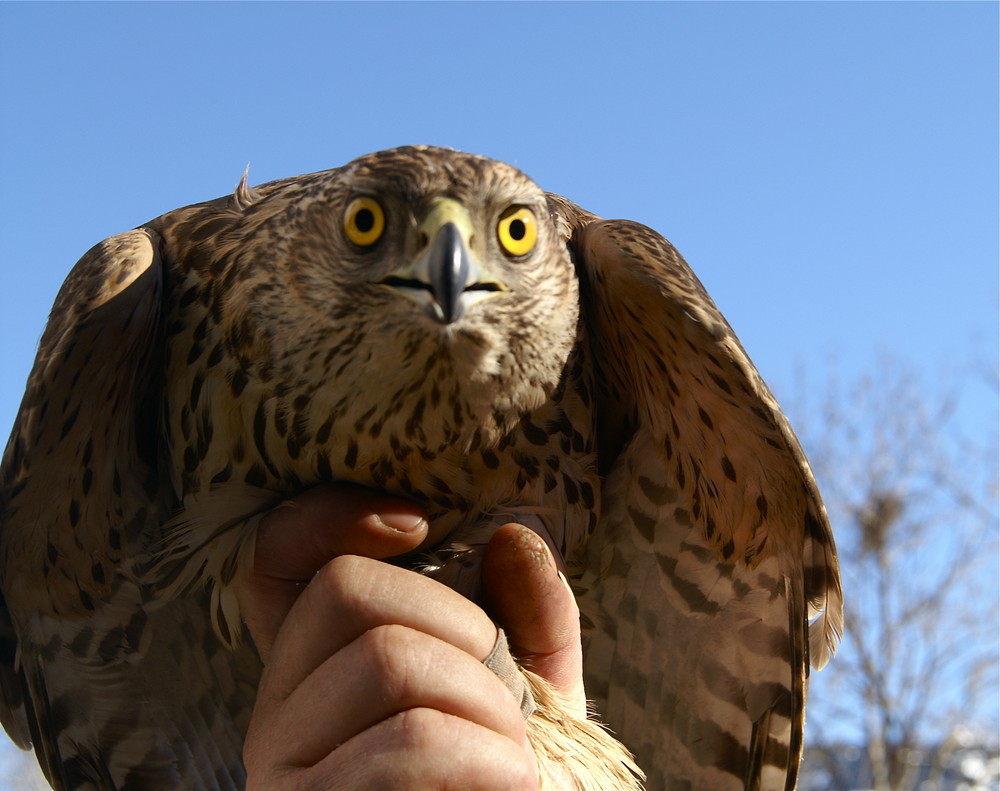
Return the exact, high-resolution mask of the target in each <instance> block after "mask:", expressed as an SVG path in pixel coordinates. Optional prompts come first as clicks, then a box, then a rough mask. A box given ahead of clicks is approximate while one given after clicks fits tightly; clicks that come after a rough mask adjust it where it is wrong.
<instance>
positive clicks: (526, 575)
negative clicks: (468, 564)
mask: <svg viewBox="0 0 1000 791" xmlns="http://www.w3.org/2000/svg"><path fill="white" fill-rule="evenodd" d="M483 588H484V591H485V594H486V599H487V602H488V605H489V607H490V610H491V613H492V615H493V616H494V617H495V618H496V620H497V621H498V622H499V623H500V625H501V626H502V627H503V629H504V631H506V632H507V638H508V641H509V643H510V645H511V651H512V652H513V653H514V655H515V656H517V657H518V659H519V660H521V662H522V664H524V665H525V666H526V667H528V668H529V669H530V670H532V671H534V672H535V673H537V674H538V675H540V676H542V677H543V678H544V679H545V680H546V681H548V682H549V683H550V684H552V685H553V686H554V687H556V689H558V690H559V691H560V692H563V693H564V694H567V695H571V696H574V697H575V698H576V699H578V700H579V705H580V707H581V711H585V709H586V699H585V696H584V691H583V651H582V648H581V645H580V611H579V609H578V608H577V605H576V599H575V598H574V596H573V593H572V591H571V590H570V588H569V585H568V584H567V583H566V580H565V578H564V577H562V576H561V575H560V574H559V573H558V571H557V570H556V563H555V560H554V559H553V557H552V553H551V552H550V551H549V548H548V547H547V546H546V544H545V541H543V540H542V538H541V537H540V536H538V534H536V533H535V532H534V531H532V530H530V529H529V528H527V527H525V526H524V525H518V524H508V525H504V526H503V527H501V528H500V529H499V530H498V531H497V532H496V534H495V535H494V536H493V538H492V539H491V541H490V544H489V548H488V550H487V553H486V558H485V560H484V561H483Z"/></svg>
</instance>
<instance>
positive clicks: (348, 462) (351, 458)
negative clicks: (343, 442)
mask: <svg viewBox="0 0 1000 791" xmlns="http://www.w3.org/2000/svg"><path fill="white" fill-rule="evenodd" d="M357 463H358V443H357V442H355V441H354V439H353V438H350V439H348V440H347V450H346V451H345V452H344V465H345V466H346V467H347V468H348V469H351V470H353V469H354V466H355V465H356V464H357Z"/></svg>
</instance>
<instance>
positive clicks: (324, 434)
mask: <svg viewBox="0 0 1000 791" xmlns="http://www.w3.org/2000/svg"><path fill="white" fill-rule="evenodd" d="M332 428H333V415H330V417H328V418H327V419H326V421H325V422H324V423H323V425H322V426H320V427H319V431H317V432H316V444H317V445H325V444H326V441H327V440H328V439H330V431H331V429H332ZM351 466H352V467H353V466H354V465H353V464H352V465H351Z"/></svg>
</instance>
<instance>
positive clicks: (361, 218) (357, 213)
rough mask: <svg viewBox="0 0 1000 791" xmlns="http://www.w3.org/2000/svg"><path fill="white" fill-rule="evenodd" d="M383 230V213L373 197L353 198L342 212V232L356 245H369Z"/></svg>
mask: <svg viewBox="0 0 1000 791" xmlns="http://www.w3.org/2000/svg"><path fill="white" fill-rule="evenodd" d="M383 230H385V213H384V212H383V211H382V207H381V206H380V205H379V203H378V201H376V200H375V199H374V198H355V199H354V200H352V201H351V202H350V204H349V205H348V207H347V211H346V212H344V233H345V234H347V238H348V239H350V240H351V241H352V242H354V244H356V245H358V247H370V246H371V245H373V244H375V242H377V241H378V240H379V237H380V236H382V231H383Z"/></svg>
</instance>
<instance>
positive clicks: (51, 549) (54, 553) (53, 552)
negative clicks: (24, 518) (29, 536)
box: [45, 543, 59, 566]
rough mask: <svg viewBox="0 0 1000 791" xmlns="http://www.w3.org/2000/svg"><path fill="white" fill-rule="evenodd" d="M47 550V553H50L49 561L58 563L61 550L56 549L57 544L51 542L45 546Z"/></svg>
mask: <svg viewBox="0 0 1000 791" xmlns="http://www.w3.org/2000/svg"><path fill="white" fill-rule="evenodd" d="M45 551H46V554H47V555H48V558H49V563H50V564H52V565H53V566H54V565H55V564H56V560H58V558H59V551H58V550H57V549H56V546H55V544H51V543H50V544H48V545H47V546H46V547H45Z"/></svg>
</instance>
